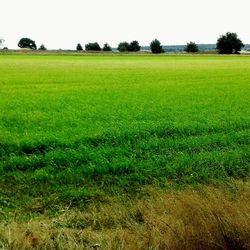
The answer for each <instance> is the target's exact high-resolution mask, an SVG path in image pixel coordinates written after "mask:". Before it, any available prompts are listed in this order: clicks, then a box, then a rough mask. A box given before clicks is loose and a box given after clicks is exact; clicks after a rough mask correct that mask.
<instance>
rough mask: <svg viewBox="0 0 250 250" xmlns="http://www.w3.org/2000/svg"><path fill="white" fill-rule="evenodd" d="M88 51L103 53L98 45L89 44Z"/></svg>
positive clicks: (87, 45) (86, 47)
mask: <svg viewBox="0 0 250 250" xmlns="http://www.w3.org/2000/svg"><path fill="white" fill-rule="evenodd" d="M85 49H86V50H94V51H101V50H102V49H101V47H100V45H99V44H98V43H88V44H86V45H85Z"/></svg>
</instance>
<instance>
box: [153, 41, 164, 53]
mask: <svg viewBox="0 0 250 250" xmlns="http://www.w3.org/2000/svg"><path fill="white" fill-rule="evenodd" d="M150 49H151V51H152V53H154V54H159V53H163V52H164V50H163V48H162V46H161V42H160V41H159V40H157V39H155V40H153V41H152V42H151V43H150Z"/></svg>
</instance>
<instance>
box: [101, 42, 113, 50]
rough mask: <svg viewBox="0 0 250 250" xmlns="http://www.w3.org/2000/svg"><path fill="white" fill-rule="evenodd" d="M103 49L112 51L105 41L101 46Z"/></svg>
mask: <svg viewBox="0 0 250 250" xmlns="http://www.w3.org/2000/svg"><path fill="white" fill-rule="evenodd" d="M102 50H103V51H112V48H111V47H110V46H109V44H108V43H105V44H104V45H103V48H102Z"/></svg>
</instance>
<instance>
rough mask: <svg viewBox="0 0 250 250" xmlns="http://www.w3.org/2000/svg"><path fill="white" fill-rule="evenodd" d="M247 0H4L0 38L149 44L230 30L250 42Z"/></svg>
mask: <svg viewBox="0 0 250 250" xmlns="http://www.w3.org/2000/svg"><path fill="white" fill-rule="evenodd" d="M249 7H250V1H249V0H238V1H237V2H235V1H231V0H217V1H216V0H206V1H205V0H188V1H187V0H171V1H170V0H154V1H150V0H137V1H136V0H126V1H121V0H106V1H101V0H99V1H98V0H96V1H90V0H87V1H86V0H70V1H66V0H42V1H41V0H22V1H20V0H0V37H3V38H4V39H5V40H6V42H5V43H6V46H8V47H9V48H17V43H18V41H19V39H20V38H22V37H30V38H31V39H33V40H35V41H36V43H37V45H38V46H39V45H40V44H41V43H44V44H45V46H46V47H47V48H50V49H53V48H62V49H75V47H76V44H77V43H78V42H80V43H81V44H82V45H84V44H85V43H87V42H91V41H97V42H99V43H100V45H102V44H103V43H105V42H108V43H109V44H110V45H112V46H117V44H118V43H119V42H121V41H131V40H134V39H136V40H138V41H139V42H140V44H142V45H148V44H149V43H150V41H151V40H152V39H154V38H158V39H159V40H160V41H161V42H162V43H163V44H185V43H186V42H188V41H191V40H192V41H195V42H197V43H215V42H216V39H217V37H218V36H219V35H220V34H222V33H225V32H227V31H233V32H236V33H238V35H239V37H240V38H241V39H242V40H243V42H245V43H250V28H249V23H250V16H249Z"/></svg>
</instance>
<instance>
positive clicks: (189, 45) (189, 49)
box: [185, 42, 199, 53]
mask: <svg viewBox="0 0 250 250" xmlns="http://www.w3.org/2000/svg"><path fill="white" fill-rule="evenodd" d="M185 51H186V52H188V53H195V52H198V51H199V48H198V46H197V44H196V43H195V42H189V43H187V46H186V48H185Z"/></svg>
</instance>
